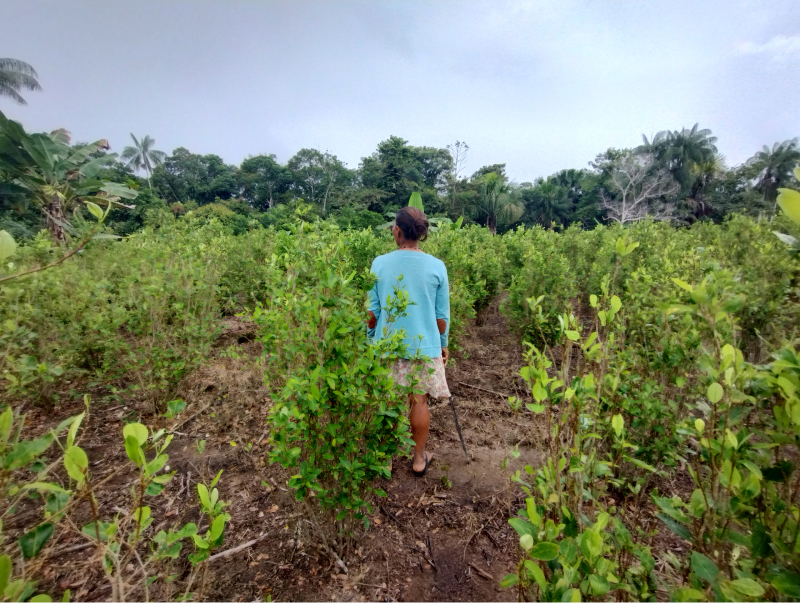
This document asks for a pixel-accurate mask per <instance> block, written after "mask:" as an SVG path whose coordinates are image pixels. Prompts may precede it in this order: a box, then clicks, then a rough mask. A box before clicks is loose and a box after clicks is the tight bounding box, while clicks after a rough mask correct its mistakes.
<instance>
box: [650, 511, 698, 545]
mask: <svg viewBox="0 0 800 603" xmlns="http://www.w3.org/2000/svg"><path fill="white" fill-rule="evenodd" d="M656 517H658V518H659V519H660V520H661V521H663V522H664V524H666V526H667V527H668V528H669V529H670V530H672V531H673V532H675V533H676V534H677V535H678V536H680V537H681V538H683V539H684V540H688V541H689V542H692V533H691V532H690V531H689V530H688V529H686V526H683V525H681V524H679V523H678V522H677V521H675V520H674V519H672V517H669V516H668V515H665V514H664V513H656Z"/></svg>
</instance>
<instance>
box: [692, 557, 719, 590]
mask: <svg viewBox="0 0 800 603" xmlns="http://www.w3.org/2000/svg"><path fill="white" fill-rule="evenodd" d="M692 570H693V571H694V573H695V575H696V576H697V577H698V578H701V579H702V580H705V581H706V582H708V583H709V584H713V583H714V582H715V581H716V579H717V576H719V568H718V567H717V564H716V563H714V562H713V561H711V559H709V558H708V557H706V556H705V555H703V553H698V552H697V551H692Z"/></svg>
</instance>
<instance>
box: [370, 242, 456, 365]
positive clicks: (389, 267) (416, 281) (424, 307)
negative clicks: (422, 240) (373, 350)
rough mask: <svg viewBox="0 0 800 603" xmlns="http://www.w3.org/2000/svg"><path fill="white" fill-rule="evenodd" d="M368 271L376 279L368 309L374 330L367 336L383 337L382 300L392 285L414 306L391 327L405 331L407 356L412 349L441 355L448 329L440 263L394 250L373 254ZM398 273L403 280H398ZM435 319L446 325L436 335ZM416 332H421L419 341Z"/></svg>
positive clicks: (443, 271)
mask: <svg viewBox="0 0 800 603" xmlns="http://www.w3.org/2000/svg"><path fill="white" fill-rule="evenodd" d="M372 272H373V273H374V274H375V275H376V276H377V277H378V282H376V283H375V286H374V287H373V288H372V290H371V291H370V292H369V309H370V310H371V311H372V313H373V314H375V318H377V319H378V322H377V324H376V325H375V328H374V329H369V336H370V337H375V338H377V339H381V338H383V336H384V332H383V331H384V327H385V326H386V318H387V316H386V310H385V307H386V306H385V304H386V299H387V297H390V296H392V295H394V287H398V288H400V289H405V290H406V291H407V292H408V298H409V300H410V301H411V302H413V303H414V305H409V306H408V310H406V314H407V316H405V317H403V318H399V319H398V320H397V321H396V322H395V323H394V325H393V326H392V330H400V329H405V330H406V337H405V343H406V345H407V346H408V357H409V358H410V357H412V356H414V355H415V353H416V352H419V353H420V354H421V355H423V356H427V357H428V358H439V357H441V355H442V348H446V347H447V335H448V334H449V332H450V289H449V285H448V282H447V268H445V265H444V262H442V260H440V259H438V258H435V257H433V256H432V255H428V254H427V253H421V252H419V251H408V250H405V249H398V250H396V251H392V252H391V253H387V254H385V255H381V256H378V257H376V258H375V259H374V260H373V261H372ZM401 275H402V277H403V280H402V281H398V280H397V279H398V277H399V276H401ZM381 304H383V308H382V307H381ZM438 318H443V319H444V320H445V322H446V324H447V327H446V328H445V331H444V334H439V328H438V326H437V325H436V319H438ZM419 335H422V340H421V341H420V339H419Z"/></svg>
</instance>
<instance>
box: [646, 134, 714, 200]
mask: <svg viewBox="0 0 800 603" xmlns="http://www.w3.org/2000/svg"><path fill="white" fill-rule="evenodd" d="M642 139H643V140H644V144H642V145H641V146H640V147H639V148H638V149H637V150H638V151H639V152H642V153H649V154H651V155H652V156H653V157H654V158H655V163H654V169H666V170H667V171H669V172H670V173H671V174H672V177H673V178H675V180H676V182H678V184H679V185H680V187H681V194H682V195H683V196H686V195H688V194H689V192H690V191H691V186H692V183H693V181H694V179H693V176H692V167H693V166H694V165H697V164H701V163H705V162H707V161H711V160H712V159H713V158H714V156H715V155H716V154H717V147H716V144H715V143H716V142H717V138H716V136H713V135H712V133H711V130H709V129H707V128H704V129H701V128H700V125H699V124H694V126H692V127H691V128H689V129H687V128H683V129H681V130H675V131H669V130H664V131H662V132H659V133H658V134H656V135H655V136H654V137H653V140H648V139H647V136H644V135H642Z"/></svg>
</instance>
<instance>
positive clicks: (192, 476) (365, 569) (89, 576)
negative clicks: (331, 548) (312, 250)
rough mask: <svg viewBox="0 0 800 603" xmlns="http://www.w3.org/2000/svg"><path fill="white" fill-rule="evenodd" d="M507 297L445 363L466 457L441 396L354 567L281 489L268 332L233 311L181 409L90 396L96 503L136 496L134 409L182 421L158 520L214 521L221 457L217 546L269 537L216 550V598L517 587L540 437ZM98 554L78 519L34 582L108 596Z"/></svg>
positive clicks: (113, 507) (484, 595) (448, 596)
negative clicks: (262, 338)
mask: <svg viewBox="0 0 800 603" xmlns="http://www.w3.org/2000/svg"><path fill="white" fill-rule="evenodd" d="M498 305H499V302H498V301H495V303H494V304H493V305H492V306H491V307H490V308H489V309H488V310H487V312H486V313H485V316H484V320H483V321H482V324H481V325H480V326H479V325H476V324H473V325H471V328H470V330H469V334H468V336H467V338H466V341H464V342H463V351H462V352H460V353H457V354H455V356H454V360H455V362H452V363H451V365H452V366H450V367H448V369H447V376H448V383H449V384H450V388H451V391H452V393H453V394H454V396H455V404H456V407H457V409H458V415H459V419H460V421H461V426H462V430H463V434H464V437H465V441H466V446H467V449H468V451H469V454H470V457H471V459H470V460H469V461H467V459H466V458H465V455H464V453H463V451H462V449H461V444H460V442H459V438H458V433H457V431H456V429H455V424H454V421H453V414H452V410H451V406H450V404H449V403H447V402H446V401H442V402H432V404H431V435H430V440H429V450H431V451H432V452H433V453H434V455H435V458H434V461H433V462H432V464H431V467H430V469H429V470H428V473H427V475H426V476H425V477H424V478H422V479H418V478H415V477H413V475H412V474H411V471H410V460H408V459H405V458H395V460H394V472H393V477H392V479H391V480H390V481H386V482H385V484H383V485H382V487H384V489H385V490H386V491H387V493H388V497H387V498H385V499H379V500H378V504H377V505H376V506H375V512H374V515H373V517H372V518H371V523H372V525H371V527H370V529H369V530H368V531H366V532H364V533H362V534H360V535H358V537H357V539H356V541H355V542H356V546H355V547H354V551H353V552H352V553H351V554H350V555H349V556H348V557H347V558H346V559H345V560H344V561H345V563H346V564H347V567H348V572H347V574H345V573H343V572H342V571H341V569H340V568H339V567H337V565H336V564H335V563H334V562H333V561H331V559H330V556H329V555H327V554H326V553H325V552H324V551H323V550H322V549H321V548H320V547H319V539H318V537H317V536H316V535H315V533H314V532H313V531H312V530H310V529H309V528H310V525H309V522H308V521H307V519H306V518H307V513H306V511H305V508H304V507H303V506H302V504H301V503H298V502H296V501H295V500H294V498H293V496H292V495H291V493H290V492H287V491H286V481H287V478H288V475H287V474H286V473H285V472H284V471H283V470H282V469H281V468H280V467H279V466H275V465H270V464H269V463H268V439H269V438H268V432H267V430H266V420H265V419H266V416H267V413H268V411H269V408H270V404H271V401H270V397H269V392H268V391H267V390H266V389H265V388H264V385H263V383H262V379H261V375H262V372H261V370H260V367H259V357H260V344H258V343H257V342H254V341H250V338H251V337H252V335H251V334H250V333H248V327H247V325H246V324H243V323H240V322H237V321H236V320H233V319H232V320H230V321H228V323H227V324H226V325H225V327H226V328H225V333H224V334H223V336H222V337H221V338H220V341H219V342H218V347H217V348H216V350H215V355H216V354H217V353H219V352H222V351H223V350H225V349H229V346H231V345H235V346H236V349H237V352H238V356H239V357H238V358H231V357H228V355H227V354H226V355H224V356H220V357H219V358H218V359H216V360H213V361H212V362H210V363H209V364H208V365H206V366H205V367H203V368H202V369H200V370H199V371H197V372H196V373H195V374H193V375H191V377H190V378H188V379H187V380H186V383H185V385H184V387H183V388H182V391H181V392H180V395H181V396H182V397H183V399H185V400H186V401H187V409H186V411H185V412H184V413H183V414H182V415H181V416H180V417H179V418H178V419H177V420H173V421H167V420H166V419H164V418H160V417H157V416H154V415H152V414H148V413H149V410H148V409H143V408H136V407H134V406H133V405H126V404H124V400H119V399H117V400H109V399H105V400H103V399H102V398H101V399H97V398H96V399H95V402H94V403H93V406H92V410H91V413H90V415H89V417H88V418H87V420H86V421H85V422H84V424H83V427H82V434H83V435H82V436H81V440H80V444H81V445H82V446H83V447H84V449H85V450H86V451H87V453H88V455H89V458H90V467H91V472H92V476H93V481H94V482H95V483H96V482H99V481H101V480H104V479H108V480H109V482H108V483H110V484H111V485H112V487H111V488H105V489H103V490H102V493H101V494H100V495H99V497H98V498H99V505H100V509H101V516H103V517H106V518H108V517H110V516H113V514H114V513H115V512H116V511H118V510H120V509H122V510H125V509H126V508H127V507H128V506H129V505H131V504H132V503H131V497H130V494H129V490H130V486H131V485H132V484H133V483H134V473H133V472H131V471H129V470H128V467H129V466H130V461H129V460H128V459H127V457H126V455H125V451H124V446H123V445H122V444H123V441H122V436H121V432H122V427H123V425H124V424H125V423H126V422H129V421H131V420H136V419H137V418H139V419H140V420H142V421H143V422H144V423H146V424H148V425H149V426H150V427H151V428H157V427H167V428H171V429H173V430H174V432H175V434H176V435H175V439H174V441H173V443H172V445H171V446H170V448H169V449H168V451H167V452H168V453H169V454H170V463H169V465H170V468H171V469H172V470H177V472H178V473H177V475H176V477H175V479H173V480H172V482H170V483H169V484H168V486H167V488H166V490H165V491H164V493H163V494H162V495H161V496H159V497H157V498H154V499H150V500H148V504H150V505H151V506H152V508H153V517H154V523H153V526H152V527H151V528H150V530H153V533H155V531H157V530H159V529H162V528H166V527H169V526H173V525H175V526H179V525H182V524H183V523H185V522H187V521H194V522H197V523H198V528H199V530H200V531H204V530H205V529H206V526H205V525H204V524H203V521H204V520H203V518H201V517H200V515H199V511H198V503H197V500H196V484H197V483H198V482H202V481H206V482H208V481H210V480H211V479H212V478H213V476H214V475H215V474H216V472H217V471H219V470H220V469H224V472H223V475H222V479H221V480H220V483H219V489H220V498H221V499H223V500H226V501H230V503H231V504H230V506H229V507H228V508H227V509H226V510H227V511H228V512H229V513H230V515H231V521H230V523H229V524H228V526H227V527H226V540H225V543H224V545H223V547H222V549H231V548H234V547H237V546H239V545H241V544H243V543H246V542H248V541H250V540H253V539H256V538H260V540H259V541H258V543H257V544H255V545H253V546H251V547H248V548H246V549H244V550H242V551H241V552H238V553H236V554H233V555H230V556H228V557H225V558H221V559H219V560H216V561H212V562H211V565H210V569H209V573H208V582H207V584H206V589H205V591H204V592H203V597H204V598H205V599H207V600H238V601H244V600H266V599H267V597H271V598H272V600H348V601H349V600H372V601H375V600H378V601H389V600H407V601H410V600H429V601H449V600H464V601H503V600H512V599H514V598H515V597H516V592H515V591H513V590H501V589H499V587H498V583H499V581H500V579H502V577H503V576H504V575H505V574H507V573H509V572H510V571H514V568H515V565H516V562H517V559H518V537H517V536H516V534H515V533H514V531H513V529H512V528H511V527H510V526H509V524H508V522H507V520H508V518H509V517H510V516H512V515H514V514H516V511H517V509H518V508H519V507H520V506H522V500H523V497H522V492H521V490H520V489H519V488H518V487H517V486H512V485H511V483H510V481H509V476H510V475H511V473H513V472H514V471H516V470H517V469H520V468H522V467H523V466H524V465H525V464H526V463H531V464H534V466H535V465H536V460H537V459H538V457H539V455H538V452H537V447H536V445H535V442H536V441H537V440H538V439H539V438H538V437H537V435H536V434H537V431H538V430H537V426H536V425H533V424H532V423H531V419H530V413H527V412H523V413H521V414H519V415H515V414H514V413H513V412H512V411H511V409H510V407H509V405H508V403H507V401H506V396H507V395H525V394H524V391H525V390H524V383H523V381H522V380H521V378H520V377H519V376H518V372H519V368H520V366H521V361H522V355H521V352H522V349H521V346H520V344H519V342H518V341H517V339H516V338H515V337H514V336H513V335H512V334H511V333H510V331H509V329H508V325H507V324H506V320H505V317H504V316H503V315H502V314H501V313H500V312H499V310H498ZM470 386H472V387H470ZM477 388H482V389H477ZM81 410H82V405H81V404H80V403H79V402H77V401H76V402H75V403H74V404H65V405H63V406H62V407H60V408H59V409H58V410H57V412H55V413H54V412H52V411H50V412H47V411H44V410H41V409H28V412H29V417H28V420H29V423H28V424H29V425H41V426H42V427H41V428H42V429H46V428H47V427H49V426H51V425H55V424H56V423H57V422H58V421H60V420H61V419H63V418H64V417H67V416H70V415H72V414H77V413H78V412H80V411H81ZM201 440H205V447H204V450H203V452H202V453H201V452H199V450H198V447H199V442H200V441H201ZM231 442H235V443H236V445H235V446H234V445H232V444H231ZM80 513H82V514H83V517H81V516H80V515H79V516H78V517H77V518H76V520H75V526H76V527H79V526H80V525H83V524H82V523H81V520H84V519H85V523H88V521H90V516H89V510H88V506H87V505H84V507H83V508H82V509H81V511H80ZM24 515H25V513H21V514H18V515H17V516H15V518H14V519H11V520H9V521H8V522H7V524H6V526H5V529H6V530H7V531H8V532H10V535H12V536H13V535H14V530H15V528H16V529H17V530H19V528H20V527H21V525H22V522H23V521H24V519H25V518H24ZM82 545H83V546H84V547H85V548H83V549H80V548H79V547H81V546H82ZM76 548H79V550H77V551H76V550H75V549H76ZM191 548H192V546H191V543H187V544H186V545H185V546H184V554H182V555H181V557H180V558H179V559H178V560H176V561H175V563H174V567H172V568H170V570H169V572H165V575H166V573H170V572H171V573H174V574H177V575H178V576H179V577H183V576H186V575H188V572H189V570H190V565H189V563H188V561H187V560H186V553H187V552H188V551H189V550H190V549H191ZM93 555H94V550H93V548H92V547H89V546H86V539H85V538H82V537H81V536H79V535H78V534H77V530H76V529H73V530H67V529H65V530H62V531H61V532H60V533H58V534H56V536H55V537H54V538H53V539H51V542H50V543H49V544H48V547H47V549H46V551H45V552H44V553H43V556H42V558H41V560H42V563H43V565H44V566H45V567H46V568H47V569H46V571H45V580H44V581H43V582H42V583H41V585H40V587H41V588H42V589H43V590H45V591H46V592H53V593H60V592H62V591H63V590H64V589H66V588H69V589H71V592H72V598H73V600H104V599H108V598H110V596H111V590H110V587H109V586H108V583H107V581H106V579H105V578H104V576H103V575H102V573H101V571H100V570H99V565H98V564H97V560H96V559H93V558H92V557H93ZM162 577H163V576H162ZM160 583H161V581H159V583H156V585H154V586H153V587H152V589H151V598H154V599H161V600H166V599H174V598H175V596H176V595H178V594H179V593H176V592H171V591H170V590H169V589H168V587H159V586H158V584H160Z"/></svg>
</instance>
